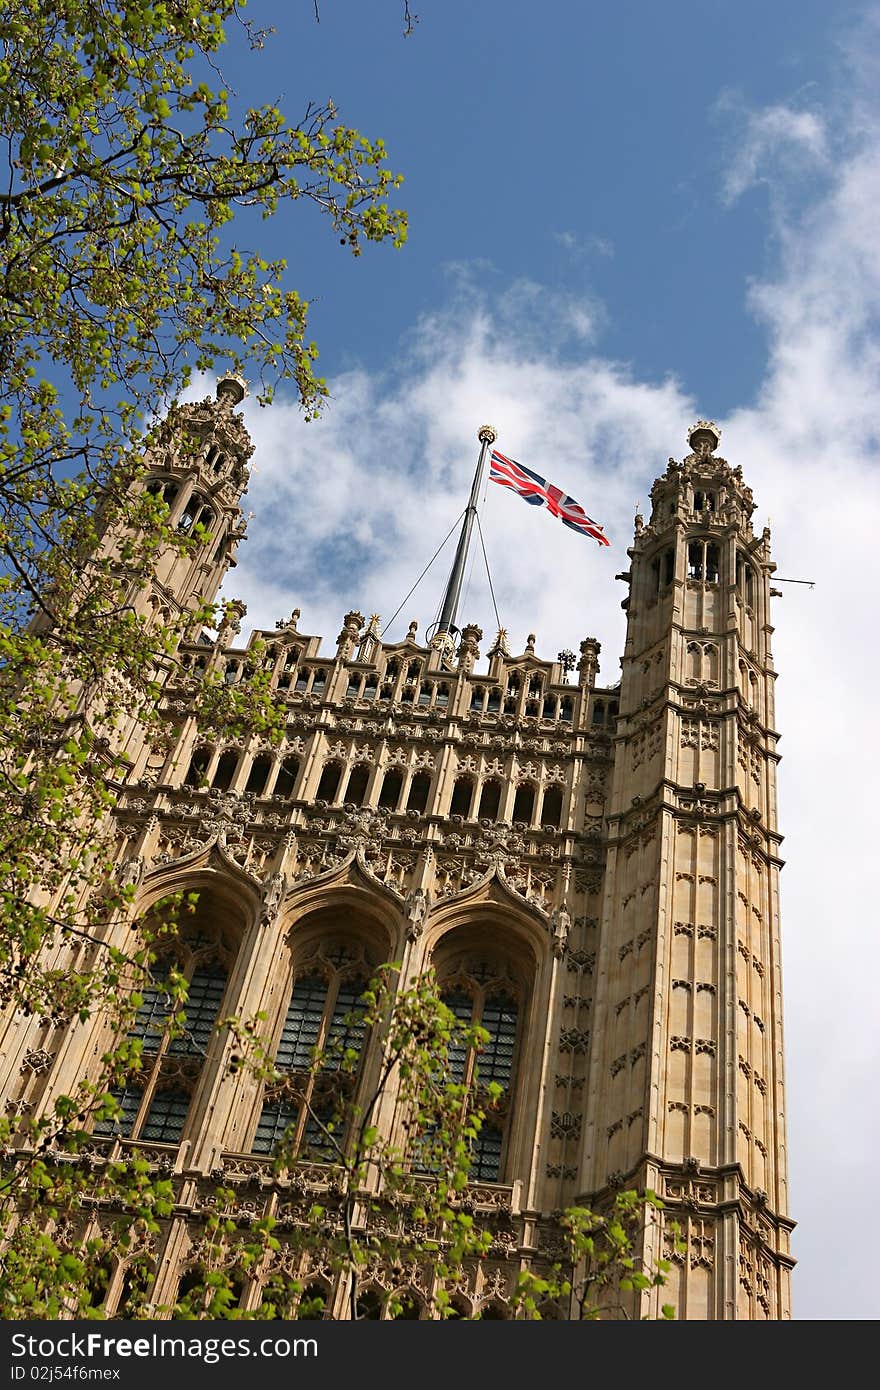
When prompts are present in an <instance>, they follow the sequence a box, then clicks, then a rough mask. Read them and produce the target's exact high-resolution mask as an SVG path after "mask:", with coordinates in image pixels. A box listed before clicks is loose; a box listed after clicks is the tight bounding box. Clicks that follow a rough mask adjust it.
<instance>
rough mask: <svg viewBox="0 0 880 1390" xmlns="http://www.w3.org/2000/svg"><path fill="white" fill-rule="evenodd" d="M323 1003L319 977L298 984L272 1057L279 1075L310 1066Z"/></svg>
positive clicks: (322, 983)
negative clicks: (279, 1072) (274, 1054)
mask: <svg viewBox="0 0 880 1390" xmlns="http://www.w3.org/2000/svg"><path fill="white" fill-rule="evenodd" d="M326 999H327V981H326V980H324V979H322V978H321V976H320V975H306V976H304V978H303V979H301V980H297V982H296V984H295V985H294V987H293V993H292V994H291V996H290V1007H289V1008H288V1010H287V1017H286V1018H285V1020H284V1027H283V1029H282V1030H281V1041H280V1043H279V1044H278V1052H277V1053H276V1056H275V1065H276V1066H277V1067H278V1068H279V1069H280V1070H281V1071H305V1070H306V1069H307V1068H308V1067H309V1065H310V1064H311V1060H312V1053H313V1051H314V1048H315V1045H316V1044H317V1041H318V1036H319V1034H320V1032H321V1020H322V1018H323V1017H324V1004H325V1002H326Z"/></svg>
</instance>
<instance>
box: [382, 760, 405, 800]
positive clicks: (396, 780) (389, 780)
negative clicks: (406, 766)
mask: <svg viewBox="0 0 880 1390" xmlns="http://www.w3.org/2000/svg"><path fill="white" fill-rule="evenodd" d="M402 790H403V773H402V772H401V770H400V768H399V767H390V768H389V769H388V771H387V772H386V773H385V776H384V778H383V779H382V790H381V792H380V793H379V805H380V806H382V807H384V808H385V809H386V810H389V811H396V810H397V807H398V804H399V802H400V793H401V791H402Z"/></svg>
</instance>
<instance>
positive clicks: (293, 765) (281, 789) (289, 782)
mask: <svg viewBox="0 0 880 1390" xmlns="http://www.w3.org/2000/svg"><path fill="white" fill-rule="evenodd" d="M298 776H299V758H295V757H294V756H293V755H292V754H291V755H289V756H288V757H286V758H284V760H283V761H282V763H281V766H280V767H279V769H278V776H277V777H276V778H275V792H274V795H275V796H281V797H284V798H285V800H286V799H288V798H289V797H291V796H293V789H294V787H295V785H296V779H297V777H298Z"/></svg>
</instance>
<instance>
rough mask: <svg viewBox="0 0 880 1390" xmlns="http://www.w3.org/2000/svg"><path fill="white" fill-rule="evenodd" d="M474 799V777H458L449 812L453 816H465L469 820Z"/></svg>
mask: <svg viewBox="0 0 880 1390" xmlns="http://www.w3.org/2000/svg"><path fill="white" fill-rule="evenodd" d="M473 799H474V779H473V777H456V779H455V783H454V784H453V788H452V803H451V805H450V807H449V814H450V815H451V816H464V818H465V820H467V818H468V816H469V815H470V813H471V803H472V802H473Z"/></svg>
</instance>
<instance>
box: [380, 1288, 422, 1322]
mask: <svg viewBox="0 0 880 1390" xmlns="http://www.w3.org/2000/svg"><path fill="white" fill-rule="evenodd" d="M395 1302H397V1303H399V1305H400V1307H399V1308H398V1309H397V1312H395V1313H390V1314H389V1317H390V1318H391V1319H392V1321H394V1322H401V1321H412V1322H418V1320H419V1319H420V1318H421V1317H422V1314H423V1313H424V1304H423V1303H422V1301H421V1299H420V1298H419V1297H418V1295H417V1294H415V1293H413V1291H412V1289H406V1290H404V1291H403V1292H402V1293H398V1294H397V1296H396V1299H395Z"/></svg>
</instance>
